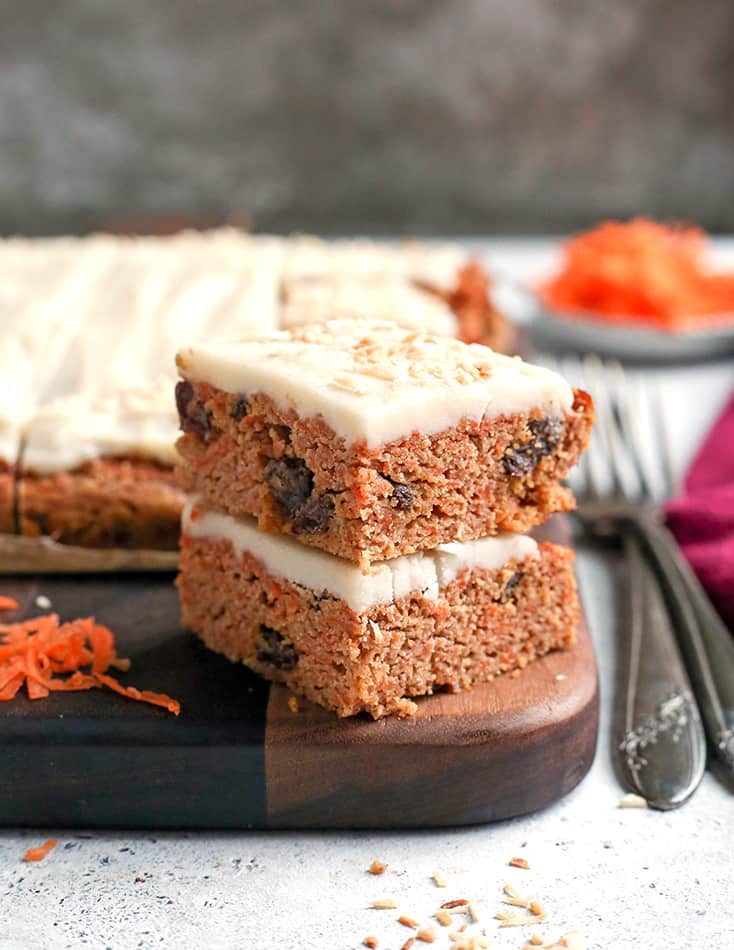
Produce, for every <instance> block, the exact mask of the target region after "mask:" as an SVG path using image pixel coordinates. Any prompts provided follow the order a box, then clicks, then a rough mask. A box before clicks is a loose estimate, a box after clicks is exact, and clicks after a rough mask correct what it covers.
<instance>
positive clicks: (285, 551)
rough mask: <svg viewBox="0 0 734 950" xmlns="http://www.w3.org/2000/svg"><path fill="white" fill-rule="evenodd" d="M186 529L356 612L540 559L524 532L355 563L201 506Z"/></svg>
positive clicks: (190, 511) (187, 518) (190, 509)
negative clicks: (472, 573)
mask: <svg viewBox="0 0 734 950" xmlns="http://www.w3.org/2000/svg"><path fill="white" fill-rule="evenodd" d="M182 530H183V533H184V534H185V535H189V536H190V537H193V538H211V539H214V540H220V539H221V540H227V541H229V542H230V543H231V544H232V545H233V547H234V548H235V549H236V550H237V551H238V552H239V553H240V554H241V553H244V552H249V553H250V554H251V555H252V556H253V557H255V558H257V559H258V560H259V561H261V562H262V564H263V565H264V566H265V568H266V570H267V571H268V573H270V574H273V575H275V576H277V577H283V578H285V579H286V580H288V581H291V582H292V583H294V584H299V585H300V586H302V587H307V588H309V589H310V590H314V591H326V592H327V593H329V594H331V595H332V596H333V597H338V598H339V599H340V600H343V601H345V602H346V603H347V604H348V605H349V607H351V609H352V610H354V611H355V613H360V612H362V611H364V610H367V609H369V608H370V607H373V606H376V605H377V604H390V603H392V602H393V601H395V600H399V599H400V598H402V597H407V596H408V595H409V594H411V593H412V592H414V591H421V592H422V593H423V596H424V597H426V598H427V599H429V600H436V599H437V597H438V596H439V592H440V590H441V589H442V588H444V587H446V586H447V585H448V584H450V583H451V581H452V580H454V579H455V578H456V577H458V576H459V574H460V573H461V572H462V571H463V570H464V569H468V570H473V569H475V568H482V569H484V570H488V571H496V570H499V569H500V568H501V567H504V565H505V564H507V562H508V561H513V560H522V559H523V558H537V557H538V545H537V542H536V541H535V540H534V539H533V538H530V537H528V536H527V535H523V534H512V533H508V534H501V535H497V536H496V537H490V538H481V539H479V540H477V541H453V542H451V543H450V544H440V545H438V547H437V548H434V549H433V550H431V551H421V552H418V553H416V554H405V555H402V556H401V557H396V558H393V559H392V560H389V561H380V562H377V563H375V564H372V565H371V567H370V568H369V570H368V571H363V570H362V569H360V567H359V566H358V565H356V564H352V563H351V562H349V561H345V560H344V559H343V558H339V557H335V556H334V555H333V554H327V553H325V552H324V551H319V550H317V549H316V548H311V547H304V546H303V545H302V544H300V543H299V542H298V541H295V540H293V539H292V538H289V537H288V536H286V535H277V534H268V533H266V532H264V531H259V530H258V528H257V524H256V522H255V520H254V519H252V518H233V517H231V516H230V515H225V514H222V513H220V512H217V511H210V510H207V509H205V508H200V507H197V505H196V501H195V500H194V501H190V502H189V503H188V504H187V506H186V508H185V510H184V514H183V521H182Z"/></svg>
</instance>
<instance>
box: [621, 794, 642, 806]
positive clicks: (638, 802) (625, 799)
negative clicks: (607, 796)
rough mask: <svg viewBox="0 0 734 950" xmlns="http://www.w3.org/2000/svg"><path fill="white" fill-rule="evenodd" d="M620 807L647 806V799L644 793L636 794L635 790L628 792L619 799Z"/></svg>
mask: <svg viewBox="0 0 734 950" xmlns="http://www.w3.org/2000/svg"><path fill="white" fill-rule="evenodd" d="M617 807H618V808H647V801H646V800H645V799H644V798H643V797H642V795H635V793H634V792H627V794H626V795H623V796H622V797H621V798H620V799H619V804H618V806H617Z"/></svg>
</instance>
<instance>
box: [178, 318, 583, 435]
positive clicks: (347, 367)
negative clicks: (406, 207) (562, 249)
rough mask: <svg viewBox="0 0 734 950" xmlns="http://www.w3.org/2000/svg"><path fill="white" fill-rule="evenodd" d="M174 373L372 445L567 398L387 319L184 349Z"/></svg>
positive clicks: (506, 361) (509, 362)
mask: <svg viewBox="0 0 734 950" xmlns="http://www.w3.org/2000/svg"><path fill="white" fill-rule="evenodd" d="M176 362H177V364H178V367H179V370H180V372H181V374H182V375H183V376H184V377H185V378H186V379H189V380H191V381H194V382H204V383H209V384H210V385H212V386H215V387H216V388H217V389H221V390H224V391H226V392H236V393H255V392H264V393H266V394H267V395H269V396H271V397H272V398H273V399H275V400H276V402H278V403H279V404H280V405H282V406H283V407H284V408H286V409H289V408H292V409H296V410H297V411H298V413H299V414H300V415H301V416H311V415H322V416H323V418H324V419H325V421H326V422H327V424H328V425H329V426H330V427H331V428H332V429H333V430H334V432H335V433H336V434H337V435H339V436H342V437H343V438H344V439H345V441H346V442H347V444H352V443H354V442H358V441H360V440H365V441H366V443H367V445H368V446H370V447H374V446H377V445H382V444H383V443H385V442H390V441H393V440H395V439H399V438H403V437H406V436H409V435H410V434H411V433H412V432H421V433H425V434H427V435H430V434H433V433H436V432H442V431H443V430H445V429H449V428H451V427H452V426H454V425H456V424H457V423H458V422H459V421H460V420H461V419H463V418H465V417H466V418H469V419H471V420H474V421H476V422H479V421H480V420H481V419H482V418H484V417H489V418H494V417H497V416H500V415H515V414H517V413H521V412H528V411H530V410H532V409H535V408H538V409H540V410H541V411H542V412H543V413H544V414H546V415H549V416H560V415H562V414H563V413H564V412H565V411H567V410H569V409H570V408H571V406H572V403H573V392H572V390H571V387H570V386H569V385H568V383H567V382H566V381H565V380H564V379H563V378H562V377H561V376H559V375H558V374H557V373H553V372H551V371H550V370H547V369H544V368H542V367H540V366H533V365H531V364H529V363H525V362H523V360H521V359H519V358H518V357H508V356H502V355H500V354H498V353H495V352H493V351H492V350H490V349H489V348H487V347H485V346H480V345H479V344H471V345H468V344H466V343H461V342H460V341H458V340H454V339H450V338H447V337H440V336H436V335H433V334H429V333H424V332H419V331H414V330H407V329H404V328H402V327H397V326H395V324H394V323H388V322H379V321H343V320H334V321H329V322H328V323H325V324H320V325H310V326H304V327H297V328H294V329H291V330H290V331H280V332H277V333H273V334H270V335H268V336H262V337H258V338H257V339H250V340H246V341H242V342H239V343H225V344H217V343H212V344H203V345H199V346H193V347H187V348H184V349H182V350H180V351H179V354H178V356H177V357H176Z"/></svg>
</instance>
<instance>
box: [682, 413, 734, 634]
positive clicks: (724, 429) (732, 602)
mask: <svg viewBox="0 0 734 950" xmlns="http://www.w3.org/2000/svg"><path fill="white" fill-rule="evenodd" d="M684 487H685V495H684V496H683V497H682V498H677V499H675V501H671V502H669V503H668V505H667V508H666V514H667V521H668V527H669V528H670V530H671V531H672V532H673V534H674V535H675V537H676V538H677V539H678V543H679V544H680V546H681V548H682V550H683V553H684V554H685V556H686V557H687V558H688V560H689V562H690V564H691V567H692V568H693V570H694V571H695V572H696V574H698V579H699V580H700V581H701V583H702V584H703V586H704V587H705V588H706V590H707V591H708V593H709V596H710V597H711V600H712V601H713V603H714V604H715V605H716V607H717V608H718V611H719V613H720V614H721V616H722V617H723V619H724V621H725V622H726V623H727V625H728V626H729V629H730V630H731V631H732V632H734V395H733V396H732V398H731V399H730V400H729V402H728V404H727V406H726V408H725V409H724V411H723V413H722V414H721V416H720V417H719V419H718V421H717V422H716V424H715V425H714V427H713V429H712V430H711V432H710V433H709V434H708V436H707V438H706V440H705V442H704V443H703V445H702V446H701V448H700V449H699V451H698V455H696V458H695V459H694V460H693V464H692V465H691V467H690V469H689V470H688V474H687V476H686V480H685V486H684Z"/></svg>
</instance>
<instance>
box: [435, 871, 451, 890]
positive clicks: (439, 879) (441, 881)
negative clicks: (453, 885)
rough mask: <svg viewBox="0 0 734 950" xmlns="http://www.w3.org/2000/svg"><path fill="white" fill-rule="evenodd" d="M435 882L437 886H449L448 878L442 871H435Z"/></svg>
mask: <svg viewBox="0 0 734 950" xmlns="http://www.w3.org/2000/svg"><path fill="white" fill-rule="evenodd" d="M433 883H434V884H435V885H436V887H448V883H447V881H446V878H445V877H444V876H443V874H441V872H440V871H434V872H433Z"/></svg>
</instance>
